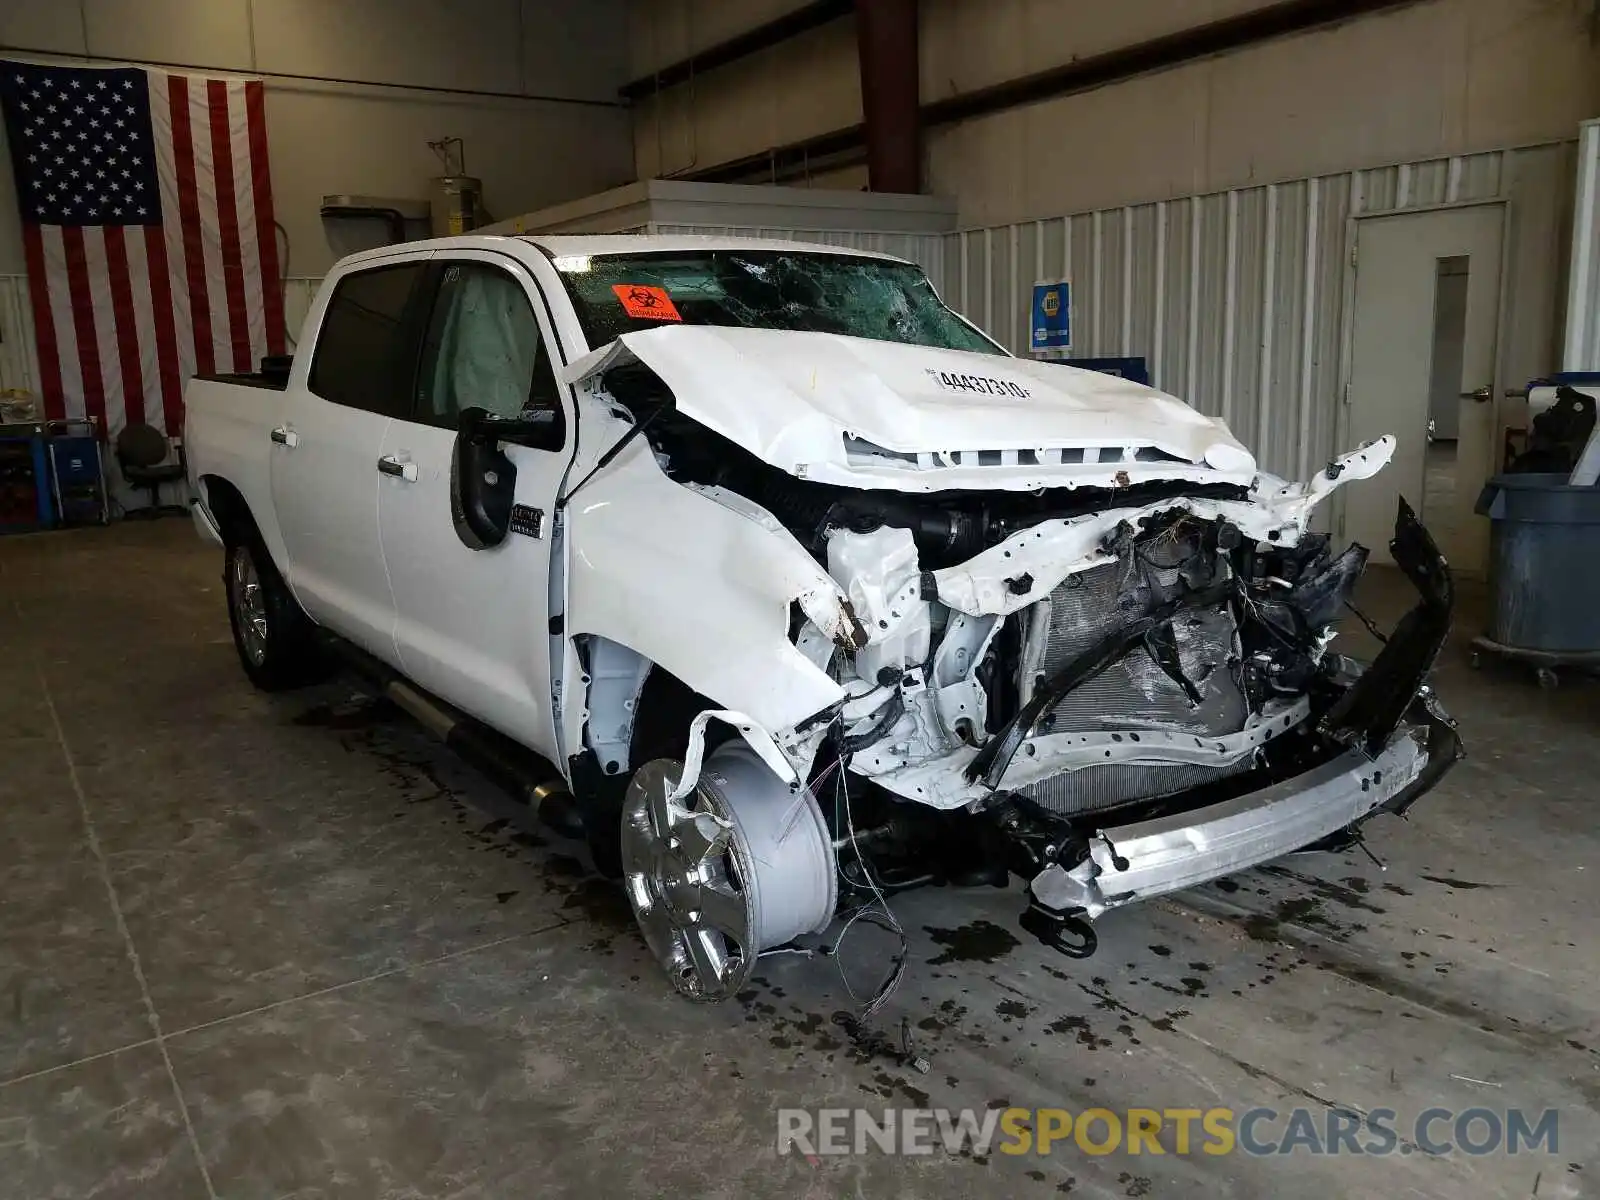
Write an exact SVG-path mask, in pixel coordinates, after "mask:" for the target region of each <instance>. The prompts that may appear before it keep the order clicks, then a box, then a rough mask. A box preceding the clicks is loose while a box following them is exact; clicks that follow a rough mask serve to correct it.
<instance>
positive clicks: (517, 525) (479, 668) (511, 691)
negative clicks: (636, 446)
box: [378, 250, 573, 759]
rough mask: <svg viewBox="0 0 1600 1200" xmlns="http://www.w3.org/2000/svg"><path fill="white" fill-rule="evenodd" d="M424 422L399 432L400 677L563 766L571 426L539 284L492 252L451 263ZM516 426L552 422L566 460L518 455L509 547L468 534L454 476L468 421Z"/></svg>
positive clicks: (385, 500)
mask: <svg viewBox="0 0 1600 1200" xmlns="http://www.w3.org/2000/svg"><path fill="white" fill-rule="evenodd" d="M430 280H431V281H432V282H433V287H432V290H433V293H434V299H433V303H432V306H431V313H430V317H429V320H428V322H427V328H426V333H425V335H424V337H423V346H422V353H421V357H420V365H419V368H418V371H417V377H416V386H415V388H414V393H415V394H414V398H413V405H412V411H411V413H410V414H409V415H408V418H407V419H396V420H395V421H393V422H391V423H390V425H389V427H388V430H387V432H386V435H385V437H384V441H383V448H382V458H383V459H384V460H385V462H386V463H388V464H389V466H388V471H389V473H388V474H386V475H385V476H384V477H383V479H382V480H381V481H380V483H379V491H378V524H379V526H380V529H381V534H382V540H383V554H384V561H385V563H386V564H387V566H388V573H389V579H390V582H391V585H392V587H393V589H394V599H395V613H396V624H395V642H396V645H397V647H398V650H399V655H400V664H401V669H402V670H403V671H404V672H405V673H406V674H407V675H408V676H410V677H411V678H412V679H414V680H416V681H417V682H418V683H419V684H421V685H422V686H423V687H425V688H427V689H428V690H429V691H432V692H434V693H436V694H437V695H439V696H442V697H443V698H444V699H446V700H448V701H449V702H450V703H451V704H453V705H455V706H456V707H457V708H460V709H462V710H464V711H465V712H468V713H470V714H472V715H473V716H474V717H477V718H478V719H479V720H481V721H484V722H485V723H487V724H489V725H490V726H492V727H494V728H496V729H498V730H500V732H502V733H504V734H506V735H507V736H509V737H511V738H513V739H515V740H516V741H518V742H520V743H521V744H523V745H525V746H528V747H530V748H531V749H533V750H535V751H537V752H539V753H541V754H544V755H546V756H547V757H550V758H552V759H554V758H555V757H556V746H555V724H554V717H553V705H552V702H551V686H550V628H549V625H550V607H549V585H550V548H551V534H552V530H551V515H552V509H553V507H554V502H555V498H556V494H557V491H558V489H559V487H560V485H561V480H562V476H563V473H564V472H565V470H566V466H567V462H568V459H569V457H570V449H571V443H572V436H573V435H572V417H571V412H570V406H569V403H568V399H567V395H566V393H567V391H568V389H567V388H565V387H564V386H561V385H558V383H557V380H556V372H557V370H558V369H559V367H560V363H559V360H558V359H557V358H556V357H555V355H554V342H553V339H552V330H551V328H550V322H549V319H548V314H547V313H546V311H545V308H544V302H543V299H542V297H541V296H540V294H539V290H538V285H537V284H536V283H535V281H534V279H533V277H532V276H531V275H530V274H529V273H528V272H527V270H526V268H524V267H523V266H522V265H521V264H520V263H518V262H517V261H516V260H515V259H513V258H510V257H508V256H505V255H500V254H495V253H492V252H489V251H468V250H461V251H450V252H443V251H441V252H440V253H439V254H438V255H437V256H436V257H435V258H434V261H433V264H432V269H431V271H430ZM469 407H476V408H483V409H487V410H488V411H489V412H490V413H491V414H493V415H495V416H498V417H508V418H509V417H517V416H520V415H522V414H523V413H525V412H527V411H529V410H530V409H536V408H538V409H552V410H554V411H555V412H556V413H557V414H558V419H559V421H560V424H561V428H562V430H563V436H562V449H561V450H559V451H554V450H539V449H535V448H533V447H530V446H516V445H508V446H506V448H505V449H506V454H507V456H508V457H509V458H510V459H511V461H512V462H513V463H514V464H515V466H516V469H517V479H516V495H515V500H516V504H517V505H518V506H519V509H520V511H521V512H522V513H523V514H524V516H523V519H521V520H518V521H516V522H514V524H513V530H514V531H513V532H512V534H511V535H510V536H509V537H507V538H506V540H505V541H504V542H502V543H501V544H500V545H498V546H494V547H491V548H489V549H484V550H473V549H469V548H468V547H467V546H466V545H465V544H464V543H463V542H462V540H461V537H460V535H458V533H457V532H456V523H455V519H454V515H453V513H452V510H451V497H450V468H451V458H452V453H453V450H454V447H455V435H456V430H457V426H458V416H459V414H460V412H461V410H462V409H464V408H469Z"/></svg>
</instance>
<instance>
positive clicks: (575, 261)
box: [554, 254, 589, 275]
mask: <svg viewBox="0 0 1600 1200" xmlns="http://www.w3.org/2000/svg"><path fill="white" fill-rule="evenodd" d="M554 261H555V264H556V270H558V271H560V272H561V273H562V274H563V275H583V274H585V273H587V272H588V270H589V256H588V255H587V254H558V255H556V256H555V260H554Z"/></svg>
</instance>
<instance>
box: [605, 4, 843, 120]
mask: <svg viewBox="0 0 1600 1200" xmlns="http://www.w3.org/2000/svg"><path fill="white" fill-rule="evenodd" d="M854 10H855V3H854V0H810V3H808V4H803V5H801V6H800V7H799V8H797V9H794V10H793V11H791V12H786V13H784V14H783V16H781V17H775V18H773V19H772V20H770V21H768V22H767V23H766V24H764V25H757V26H756V27H755V28H754V29H747V30H745V31H744V32H743V33H740V34H735V35H734V36H733V37H731V38H729V39H728V40H727V41H724V42H718V43H717V44H716V45H714V46H707V47H706V48H705V49H704V50H696V51H695V52H694V53H693V54H691V55H690V56H689V57H688V58H684V59H679V60H678V61H677V62H675V63H668V64H667V65H666V66H664V67H658V68H656V70H654V71H652V72H651V73H650V74H648V75H641V76H640V77H639V78H638V79H634V80H630V81H629V82H627V83H625V84H623V85H622V87H621V88H619V89H618V91H617V94H618V95H619V96H621V97H622V98H623V99H624V100H643V99H645V98H646V97H648V96H653V95H654V94H655V93H657V92H659V91H662V90H664V89H666V88H669V87H677V86H678V85H679V84H683V83H688V82H689V81H690V80H691V79H693V78H694V77H695V76H696V75H704V74H705V73H706V72H708V71H715V70H717V69H718V68H719V67H725V66H728V65H729V64H730V63H736V62H738V61H739V60H740V59H742V58H749V57H750V56H751V55H752V54H759V53H760V52H761V51H763V50H770V49H771V48H772V47H773V46H779V45H782V44H783V43H784V42H787V41H790V40H792V39H794V38H797V37H799V36H800V35H801V34H802V33H809V32H811V30H813V29H821V28H822V27H823V26H824V25H831V24H832V23H833V22H835V21H838V20H841V19H842V18H844V17H848V16H849V15H850V14H851V13H852V12H853V11H854Z"/></svg>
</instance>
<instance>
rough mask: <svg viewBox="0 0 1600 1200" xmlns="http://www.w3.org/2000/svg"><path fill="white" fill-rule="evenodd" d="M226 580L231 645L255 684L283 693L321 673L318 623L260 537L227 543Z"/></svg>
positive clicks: (224, 572) (266, 689) (310, 680)
mask: <svg viewBox="0 0 1600 1200" xmlns="http://www.w3.org/2000/svg"><path fill="white" fill-rule="evenodd" d="M223 581H224V583H225V584H226V585H227V592H228V621H229V624H231V625H232V626H233V645H234V648H235V649H236V650H237V651H238V652H239V663H240V665H241V666H243V667H244V673H245V674H246V675H248V676H249V677H250V682H251V683H253V684H255V685H256V686H257V687H258V688H260V689H261V690H262V691H266V692H279V691H284V690H286V689H288V688H292V687H299V686H300V685H302V684H306V683H310V682H312V681H313V680H315V679H316V678H318V677H319V676H320V675H321V674H322V673H323V661H322V655H321V654H320V653H319V647H318V645H317V640H316V626H314V625H313V624H312V623H311V621H310V619H309V618H308V617H307V616H306V615H305V613H304V612H302V611H301V609H300V606H299V605H298V604H296V603H295V599H294V596H292V595H291V594H290V592H289V587H288V585H287V584H286V583H284V581H283V576H281V575H279V574H278V570H277V568H276V567H275V566H273V564H272V559H271V558H270V557H269V556H268V555H267V553H266V550H265V549H264V548H263V547H262V546H261V543H260V542H259V540H258V539H256V538H253V537H248V538H242V539H240V540H238V541H229V543H228V548H227V558H226V565H225V567H224V570H223Z"/></svg>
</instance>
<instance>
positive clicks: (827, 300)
mask: <svg viewBox="0 0 1600 1200" xmlns="http://www.w3.org/2000/svg"><path fill="white" fill-rule="evenodd" d="M555 263H556V268H557V269H558V270H559V271H560V272H561V278H562V280H563V281H564V282H565V283H566V286H567V292H568V294H569V295H570V296H571V297H572V303H573V306H574V307H575V308H576V309H577V310H578V320H579V321H580V322H581V323H582V325H583V332H584V335H585V337H586V338H587V339H588V341H589V345H590V346H591V347H599V346H603V345H605V344H606V343H608V342H610V341H612V340H613V339H615V338H616V337H617V336H618V335H619V334H623V333H637V332H639V331H640V330H645V329H658V328H660V327H661V326H663V325H666V324H671V323H675V322H681V323H683V324H686V325H731V326H738V327H741V328H745V329H793V330H800V331H805V332H811V333H843V334H849V335H850V336H852V337H862V338H872V339H874V340H876V341H881V342H906V343H909V344H912V345H917V346H941V347H944V348H946V349H951V350H974V351H977V352H979V353H982V354H1001V353H1004V352H1003V351H1002V350H1001V349H1000V348H999V347H998V346H996V345H995V344H994V343H993V342H991V341H990V340H989V339H988V338H986V337H984V336H983V335H982V334H980V333H978V332H977V331H976V330H975V329H973V328H972V327H971V326H970V325H968V324H967V323H966V322H965V321H963V320H962V319H961V318H960V317H958V316H957V315H956V314H955V313H954V312H952V311H951V310H950V309H948V308H946V307H945V305H944V304H943V303H942V302H941V301H940V299H939V297H938V296H937V295H935V294H934V291H933V285H932V284H930V283H929V282H928V279H927V276H925V275H924V274H923V273H922V271H921V269H920V268H918V267H915V266H912V265H910V264H909V263H896V262H886V261H884V260H882V259H875V258H860V257H856V256H853V255H845V254H828V253H826V252H824V253H817V254H811V253H786V252H783V251H772V250H700V251H667V252H663V253H657V254H627V255H621V254H616V255H612V254H607V255H594V256H587V255H584V256H576V255H567V256H561V257H558V258H557V259H556V260H555Z"/></svg>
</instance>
